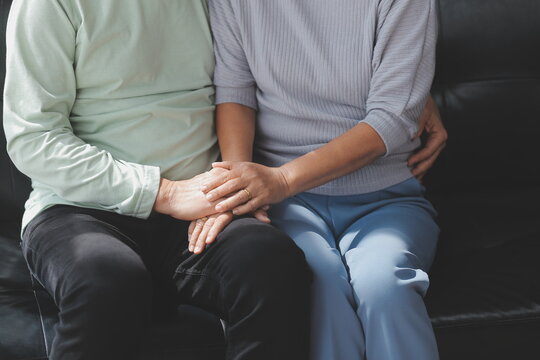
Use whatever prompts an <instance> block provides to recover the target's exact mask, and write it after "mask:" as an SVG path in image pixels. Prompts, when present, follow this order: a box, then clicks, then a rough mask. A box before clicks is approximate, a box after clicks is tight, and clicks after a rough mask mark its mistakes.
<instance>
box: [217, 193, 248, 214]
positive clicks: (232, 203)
mask: <svg viewBox="0 0 540 360" xmlns="http://www.w3.org/2000/svg"><path fill="white" fill-rule="evenodd" d="M248 191H249V190H248ZM250 194H251V192H250V193H248V192H246V191H242V190H241V191H238V192H237V193H236V194H235V195H233V196H231V197H230V198H227V199H225V200H223V201H221V202H219V203H218V204H217V205H216V211H217V212H226V211H231V210H232V209H234V208H235V207H238V206H240V205H242V204H244V203H246V202H248V201H249V200H251V197H250ZM235 215H238V214H235Z"/></svg>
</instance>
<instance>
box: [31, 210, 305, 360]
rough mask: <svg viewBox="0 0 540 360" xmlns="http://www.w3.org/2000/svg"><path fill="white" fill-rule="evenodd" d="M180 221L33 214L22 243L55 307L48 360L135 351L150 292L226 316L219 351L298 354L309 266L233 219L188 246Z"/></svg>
mask: <svg viewBox="0 0 540 360" xmlns="http://www.w3.org/2000/svg"><path fill="white" fill-rule="evenodd" d="M188 225H189V224H188V223H187V222H185V221H179V220H176V219H173V218H171V217H169V216H164V215H161V214H153V215H152V216H151V217H150V218H149V219H148V220H141V219H136V218H132V217H128V216H123V215H119V214H116V213H112V212H107V211H101V210H93V209H85V208H79V207H73V206H63V205H57V206H54V207H52V208H50V209H47V210H45V211H44V212H42V213H41V214H40V215H38V216H37V217H36V218H34V219H33V220H32V221H31V222H30V224H29V225H28V227H27V228H26V230H25V232H24V235H23V242H22V248H23V252H24V255H25V257H26V260H27V262H28V264H29V267H30V271H31V272H32V273H33V275H34V277H35V278H36V279H37V280H38V281H39V282H40V283H41V284H42V285H43V286H44V287H45V289H46V290H47V291H48V292H49V293H50V295H51V296H52V297H53V299H54V300H55V302H56V304H57V306H58V308H59V310H60V312H59V324H58V326H57V329H56V336H55V338H54V340H53V344H52V349H51V351H50V354H49V356H50V359H51V360H79V359H89V360H96V359H99V360H108V359H110V360H113V359H114V360H121V359H133V358H135V357H136V355H135V353H136V351H137V344H140V342H141V337H142V336H143V334H144V330H145V328H146V327H147V325H148V322H149V320H150V317H151V315H152V314H151V313H152V311H151V309H152V307H153V306H152V302H153V301H156V299H161V300H160V301H162V302H163V304H162V305H163V306H161V304H160V306H158V308H167V306H166V305H176V304H180V303H186V304H192V305H196V306H199V307H201V308H203V309H206V310H208V311H211V312H213V313H215V314H216V315H218V316H219V317H220V318H222V319H224V320H226V322H227V323H228V329H227V341H228V344H227V359H234V360H247V359H256V360H264V359H295V360H301V359H307V356H308V354H307V352H308V333H309V303H310V300H309V298H310V291H309V288H310V286H309V285H310V276H311V273H310V271H309V268H308V266H307V264H306V262H305V259H304V255H303V253H302V251H301V250H299V249H298V248H297V247H296V246H295V245H294V243H293V242H292V240H291V239H290V238H288V237H287V236H286V235H285V234H284V233H282V232H280V231H279V230H277V229H275V228H274V227H272V226H270V225H267V224H263V223H261V222H259V221H257V220H255V219H252V218H241V219H237V220H235V221H233V222H232V223H231V224H230V225H229V226H228V227H227V228H226V229H225V230H224V231H223V232H222V233H221V234H220V235H219V237H218V239H217V240H216V242H215V243H214V244H213V245H211V246H210V247H208V249H207V250H206V251H204V252H203V253H202V254H201V255H194V254H192V253H190V252H188V251H187V227H188ZM157 295H159V296H157ZM154 305H155V304H154ZM155 307H156V306H154V308H155Z"/></svg>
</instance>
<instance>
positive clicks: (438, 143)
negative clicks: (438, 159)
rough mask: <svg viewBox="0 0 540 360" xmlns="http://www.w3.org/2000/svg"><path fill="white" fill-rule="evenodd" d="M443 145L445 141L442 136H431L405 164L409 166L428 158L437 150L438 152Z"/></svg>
mask: <svg viewBox="0 0 540 360" xmlns="http://www.w3.org/2000/svg"><path fill="white" fill-rule="evenodd" d="M445 145H446V142H445V141H444V140H443V137H432V138H430V139H428V141H427V143H426V145H425V146H424V148H422V149H421V150H420V151H419V152H417V153H416V154H414V155H412V156H411V157H410V158H409V160H407V164H408V165H409V166H414V165H415V164H417V163H419V162H421V161H424V160H426V159H428V158H430V157H431V156H433V154H435V153H436V152H437V151H439V152H440V151H441V150H442V149H443V148H444V147H445Z"/></svg>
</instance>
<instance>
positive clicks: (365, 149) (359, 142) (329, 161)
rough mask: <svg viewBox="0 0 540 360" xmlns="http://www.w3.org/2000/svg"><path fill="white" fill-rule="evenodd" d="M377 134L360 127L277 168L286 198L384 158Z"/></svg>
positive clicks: (359, 125)
mask: <svg viewBox="0 0 540 360" xmlns="http://www.w3.org/2000/svg"><path fill="white" fill-rule="evenodd" d="M385 152H386V148H385V145H384V142H383V141H382V139H381V138H380V136H379V135H378V134H377V132H376V131H375V130H374V129H373V128H372V127H371V126H369V125H367V124H364V123H360V124H358V125H356V126H355V127H354V128H352V129H351V130H349V131H347V132H346V133H344V134H342V135H341V136H339V137H337V138H335V139H334V140H332V141H330V142H329V143H328V144H326V145H324V146H322V147H320V148H319V149H317V150H314V151H312V152H310V153H308V154H306V155H304V156H301V157H299V158H297V159H295V160H292V161H290V162H288V163H286V164H284V165H283V166H281V168H280V169H281V170H282V173H283V175H284V177H285V181H286V183H287V186H288V188H289V189H288V192H289V193H288V196H292V195H295V194H298V193H300V192H303V191H306V190H309V189H312V188H314V187H317V186H320V185H323V184H325V183H327V182H329V181H331V180H334V179H336V178H339V177H341V176H344V175H346V174H348V173H351V172H353V171H355V170H358V169H360V168H362V167H364V166H366V165H368V164H370V163H371V162H373V161H374V160H376V159H377V158H379V157H381V156H382V155H384V154H385Z"/></svg>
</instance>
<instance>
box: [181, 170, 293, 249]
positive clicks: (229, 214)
mask: <svg viewBox="0 0 540 360" xmlns="http://www.w3.org/2000/svg"><path fill="white" fill-rule="evenodd" d="M213 167H214V170H213V171H214V172H213V173H212V176H209V177H208V176H207V177H206V178H205V179H204V180H203V181H202V186H201V190H202V192H203V193H204V194H205V196H206V200H207V201H208V203H212V204H216V205H215V207H214V210H215V211H216V213H215V214H213V215H210V216H207V217H203V218H200V219H198V220H195V221H192V222H191V224H190V227H189V230H188V236H189V247H188V248H189V251H191V252H194V253H196V254H200V253H201V252H202V251H204V249H205V247H206V245H208V244H211V243H212V242H214V241H215V239H216V238H217V236H218V235H219V233H220V232H221V231H222V230H223V229H224V228H225V227H226V226H227V225H228V224H229V223H230V222H231V221H232V219H233V215H237V216H241V215H246V214H253V216H255V217H256V218H257V219H259V220H260V221H263V222H265V223H270V219H269V218H268V215H267V213H266V211H267V210H268V206H269V204H275V203H278V202H280V201H282V200H283V199H285V198H286V197H287V196H288V185H287V182H286V180H285V176H284V175H283V173H282V172H281V170H280V168H271V167H267V166H263V165H259V164H255V163H250V162H227V161H226V162H219V163H214V164H213Z"/></svg>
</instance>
